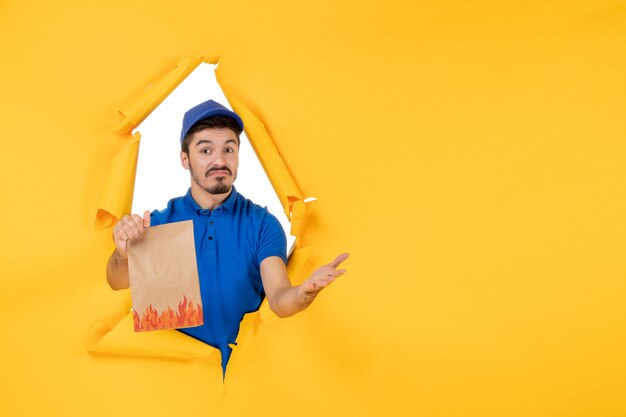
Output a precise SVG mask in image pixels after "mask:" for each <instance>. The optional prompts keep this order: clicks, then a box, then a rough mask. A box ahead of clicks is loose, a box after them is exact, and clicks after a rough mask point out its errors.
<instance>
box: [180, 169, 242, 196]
mask: <svg viewBox="0 0 626 417" xmlns="http://www.w3.org/2000/svg"><path fill="white" fill-rule="evenodd" d="M216 169H220V170H227V171H228V172H230V173H231V175H232V171H231V170H230V169H229V168H227V167H219V168H212V169H209V170H208V171H207V172H206V174H205V175H204V176H205V178H206V177H208V176H209V174H210V173H211V171H215V170H216ZM189 172H190V173H191V178H192V180H193V181H194V182H195V183H196V184H198V185H199V186H200V188H202V189H203V190H204V191H206V192H207V193H209V194H226V193H228V192H230V189H231V188H232V185H230V184H227V183H224V182H223V181H224V180H225V179H226V178H223V179H221V180H220V179H217V184H215V185H213V186H211V187H204V186H202V185H201V183H200V178H198V175H197V172H196V171H194V169H193V168H192V166H191V164H189ZM217 178H220V177H217ZM235 178H237V174H235ZM233 181H234V179H233Z"/></svg>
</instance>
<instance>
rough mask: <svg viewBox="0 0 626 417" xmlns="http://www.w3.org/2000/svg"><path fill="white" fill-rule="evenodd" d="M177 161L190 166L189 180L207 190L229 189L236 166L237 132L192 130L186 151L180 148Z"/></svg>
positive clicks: (226, 190)
mask: <svg viewBox="0 0 626 417" xmlns="http://www.w3.org/2000/svg"><path fill="white" fill-rule="evenodd" d="M180 161H181V163H182V164H183V167H185V169H188V170H189V172H190V174H191V181H192V183H195V184H196V185H197V186H199V187H200V188H202V189H203V190H205V191H206V192H208V193H210V194H224V193H228V192H229V191H230V189H231V188H232V186H233V182H234V181H235V179H236V178H237V167H238V166H239V145H237V136H236V135H235V132H233V131H232V130H230V129H228V128H207V129H204V130H200V131H198V132H195V133H194V134H193V135H192V137H191V142H190V144H189V155H187V154H186V153H184V152H181V153H180ZM192 185H193V184H192Z"/></svg>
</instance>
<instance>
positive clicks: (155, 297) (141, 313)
mask: <svg viewBox="0 0 626 417" xmlns="http://www.w3.org/2000/svg"><path fill="white" fill-rule="evenodd" d="M128 269H129V276H130V293H131V297H132V301H133V316H134V317H133V319H134V324H135V331H136V332H141V331H146V330H161V329H180V328H184V327H195V326H200V325H202V324H203V323H204V316H203V313H202V299H201V297H200V282H199V279H198V265H197V264H196V249H195V244H194V237H193V222H192V221H191V220H188V221H184V222H177V223H168V224H164V225H159V226H152V227H148V228H147V229H145V230H144V231H143V233H142V234H141V235H140V236H139V237H138V238H136V239H133V240H132V241H131V242H129V246H128Z"/></svg>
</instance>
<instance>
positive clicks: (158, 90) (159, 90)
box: [115, 57, 203, 133]
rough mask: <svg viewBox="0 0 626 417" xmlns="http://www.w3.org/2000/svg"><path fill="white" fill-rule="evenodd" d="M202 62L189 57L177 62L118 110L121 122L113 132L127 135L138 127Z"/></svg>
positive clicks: (201, 59)
mask: <svg viewBox="0 0 626 417" xmlns="http://www.w3.org/2000/svg"><path fill="white" fill-rule="evenodd" d="M202 61H203V58H202V57H196V58H191V57H190V58H185V59H181V60H180V61H178V63H177V64H176V67H175V68H173V69H172V70H171V71H170V72H168V73H167V74H166V75H165V76H163V77H162V78H160V79H159V80H158V81H157V82H155V83H154V84H151V85H149V86H148V87H147V88H146V89H145V91H144V92H143V93H142V95H141V96H139V97H137V98H136V99H135V100H133V101H132V102H131V103H130V104H129V105H127V106H125V107H124V108H123V109H121V110H120V115H121V116H122V121H121V122H120V123H119V124H118V126H117V127H116V128H115V132H117V133H127V132H130V131H131V130H133V129H134V128H136V127H137V126H139V125H140V124H141V122H143V120H144V119H145V118H146V117H147V116H148V115H149V114H150V113H152V111H153V110H154V109H156V108H157V106H158V105H159V104H161V102H162V101H163V100H164V99H165V97H167V96H168V95H169V94H170V93H171V92H172V91H174V89H175V88H176V87H177V86H178V84H180V83H181V82H182V81H183V80H184V79H185V78H186V77H187V76H188V75H189V74H191V72H192V71H193V70H194V69H196V67H197V66H198V65H200V64H201V63H202Z"/></svg>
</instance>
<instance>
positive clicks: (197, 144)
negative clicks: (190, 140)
mask: <svg viewBox="0 0 626 417" xmlns="http://www.w3.org/2000/svg"><path fill="white" fill-rule="evenodd" d="M205 143H208V144H210V145H213V144H214V143H213V141H210V140H208V139H200V140H199V141H197V142H196V143H194V145H193V146H200V145H204V144H205ZM224 143H234V144H237V141H236V140H235V139H228V140H227V141H226V142H224Z"/></svg>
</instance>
